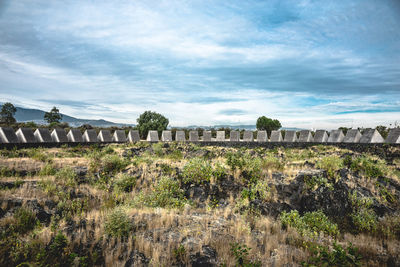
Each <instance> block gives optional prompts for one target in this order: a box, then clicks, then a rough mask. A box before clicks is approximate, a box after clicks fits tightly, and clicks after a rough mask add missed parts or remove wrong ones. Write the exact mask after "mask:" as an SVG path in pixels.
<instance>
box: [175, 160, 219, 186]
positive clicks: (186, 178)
mask: <svg viewBox="0 0 400 267" xmlns="http://www.w3.org/2000/svg"><path fill="white" fill-rule="evenodd" d="M182 176H183V182H184V183H204V182H209V181H210V179H211V177H212V176H213V168H212V166H211V164H210V162H208V161H205V160H204V159H201V158H193V159H191V160H190V161H189V162H188V163H186V165H185V166H184V167H183V173H182Z"/></svg>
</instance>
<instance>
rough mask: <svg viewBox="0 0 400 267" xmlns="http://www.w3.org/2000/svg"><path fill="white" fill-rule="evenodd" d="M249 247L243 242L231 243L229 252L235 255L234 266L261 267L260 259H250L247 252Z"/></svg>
mask: <svg viewBox="0 0 400 267" xmlns="http://www.w3.org/2000/svg"><path fill="white" fill-rule="evenodd" d="M250 250H251V248H249V247H248V246H247V245H245V244H239V243H232V244H231V253H232V254H233V256H234V257H235V260H236V266H241V267H257V266H260V267H261V262H260V261H251V260H250V259H249V258H248V257H249V252H250Z"/></svg>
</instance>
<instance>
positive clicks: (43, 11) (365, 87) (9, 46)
mask: <svg viewBox="0 0 400 267" xmlns="http://www.w3.org/2000/svg"><path fill="white" fill-rule="evenodd" d="M0 100H1V101H0V102H6V101H10V102H12V103H14V104H15V105H17V106H22V107H29V108H39V109H44V110H49V109H50V108H51V107H52V106H57V107H58V108H59V109H60V110H61V112H63V113H65V114H68V115H72V116H75V117H79V118H94V119H100V118H104V119H107V120H111V121H115V122H126V123H135V122H136V118H137V117H138V115H139V114H140V113H142V112H143V111H145V110H153V111H157V112H160V113H162V114H164V115H165V116H166V117H168V118H169V119H170V125H173V126H185V125H193V124H196V125H215V124H255V121H256V119H257V118H258V117H259V116H261V115H266V116H268V117H272V118H277V119H279V120H280V121H281V122H282V124H283V126H286V127H301V128H327V129H331V128H335V127H339V126H347V127H351V126H353V127H358V126H364V127H370V126H376V125H379V124H383V125H387V126H389V125H390V124H394V123H395V122H396V121H397V122H398V123H400V1H399V0H346V1H322V0H318V1H316V0H315V1H312V0H293V1H289V0H288V1H283V0H276V1H273V0H268V1H251V0H238V1H216V0H210V1H208V0H198V1H195V0H193V1H190V0H182V1H178V0H176V1H175V0H166V1H162V0H161V1H160V0H157V1H156V0H154V1H153V0H144V1H140V0H135V1H134V0H131V1H128V0H125V1H122V0H121V1H111V0H107V1H102V0H96V1H93V0H92V1H89V0H79V1H78V0H71V1H67V0H64V1H62V0H57V1H48V0H0Z"/></svg>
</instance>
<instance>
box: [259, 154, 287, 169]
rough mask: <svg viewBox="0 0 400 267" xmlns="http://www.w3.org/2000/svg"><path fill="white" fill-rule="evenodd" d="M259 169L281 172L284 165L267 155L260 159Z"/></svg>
mask: <svg viewBox="0 0 400 267" xmlns="http://www.w3.org/2000/svg"><path fill="white" fill-rule="evenodd" d="M261 167H262V168H263V169H266V170H273V171H281V170H283V167H284V165H283V164H282V163H281V161H280V160H279V159H278V158H277V157H274V156H273V155H268V156H266V157H264V158H263V159H262V163H261Z"/></svg>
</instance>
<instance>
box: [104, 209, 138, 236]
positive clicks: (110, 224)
mask: <svg viewBox="0 0 400 267" xmlns="http://www.w3.org/2000/svg"><path fill="white" fill-rule="evenodd" d="M132 228H133V225H132V223H131V221H130V219H129V217H128V215H126V213H125V212H124V211H123V210H122V209H121V208H116V209H114V210H113V211H112V212H111V213H110V214H109V215H108V216H107V219H106V222H105V225H104V229H105V232H106V234H108V235H110V236H113V237H127V236H128V235H129V232H130V231H131V230H132Z"/></svg>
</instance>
